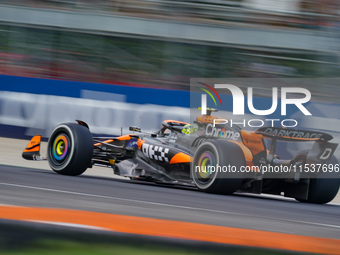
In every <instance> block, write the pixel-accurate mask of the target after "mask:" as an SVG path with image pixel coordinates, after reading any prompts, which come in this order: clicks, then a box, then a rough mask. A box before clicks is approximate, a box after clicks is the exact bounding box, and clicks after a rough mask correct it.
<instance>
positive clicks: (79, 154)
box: [47, 123, 93, 176]
mask: <svg viewBox="0 0 340 255" xmlns="http://www.w3.org/2000/svg"><path fill="white" fill-rule="evenodd" d="M92 155H93V139H92V134H91V132H90V131H89V130H88V129H87V128H86V127H84V126H82V125H79V124H75V123H65V124H61V125H59V126H58V127H56V128H55V129H54V130H53V132H52V134H51V136H50V138H49V140H48V144H47V158H48V163H49V165H50V167H51V168H52V170H53V171H55V172H57V173H58V174H63V175H72V176H76V175H80V174H82V173H83V172H85V170H86V169H87V168H88V167H90V166H91V160H92Z"/></svg>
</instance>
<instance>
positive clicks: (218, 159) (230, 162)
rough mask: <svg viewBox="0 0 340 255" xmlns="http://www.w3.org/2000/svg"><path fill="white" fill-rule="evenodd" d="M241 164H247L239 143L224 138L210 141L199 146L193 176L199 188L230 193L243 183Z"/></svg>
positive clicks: (216, 192) (192, 168)
mask: <svg viewBox="0 0 340 255" xmlns="http://www.w3.org/2000/svg"><path fill="white" fill-rule="evenodd" d="M241 166H245V158H244V154H243V151H242V150H241V148H240V147H239V146H238V145H236V144H234V143H231V142H227V141H223V140H215V141H209V142H205V143H202V144H201V145H200V146H199V147H198V148H197V150H196V152H195V155H194V159H193V162H192V164H191V177H192V179H193V181H194V183H195V185H196V187H197V188H198V189H199V190H202V191H205V192H208V193H215V194H225V195H229V194H233V193H234V192H235V191H236V190H237V189H239V188H240V186H241V184H242V181H243V178H242V177H243V174H241V173H240V172H239V170H240V169H241ZM234 171H235V172H234Z"/></svg>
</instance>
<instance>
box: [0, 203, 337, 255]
mask: <svg viewBox="0 0 340 255" xmlns="http://www.w3.org/2000/svg"><path fill="white" fill-rule="evenodd" d="M0 217H1V218H4V219H11V220H25V221H45V222H51V223H57V224H79V225H87V226H92V227H99V228H105V229H108V230H111V231H117V232H123V233H131V234H140V235H149V236H160V237H168V238H178V239H188V240H197V241H207V242H215V243H224V244H233V245H245V246H253V247H264V248H274V249H284V250H293V251H301V252H313V253H322V254H340V251H339V249H338V248H339V246H340V240H336V239H331V238H320V237H309V236H299V235H293V234H283V233H275V232H268V231H259V230H247V229H239V228H232V227H220V226H213V225H206V224H198V223H188V222H180V221H171V220H161V219H152V218H144V217H135V216H124V215H117V214H106V213H98V212H87V211H77V210H66V209H49V208H34V207H31V208H30V207H26V208H22V207H19V208H18V207H12V206H0Z"/></svg>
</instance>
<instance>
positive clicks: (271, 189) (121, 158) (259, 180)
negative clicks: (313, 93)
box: [22, 111, 340, 204]
mask: <svg viewBox="0 0 340 255" xmlns="http://www.w3.org/2000/svg"><path fill="white" fill-rule="evenodd" d="M217 119H219V120H221V118H218V117H215V116H211V111H209V112H208V114H207V115H201V116H198V117H197V119H196V121H194V123H193V124H188V123H185V122H181V121H175V120H165V121H163V122H162V125H161V128H160V129H159V130H158V131H157V132H154V133H142V132H141V130H140V128H138V127H130V128H129V130H130V131H131V134H128V135H122V136H117V137H110V138H108V137H93V135H92V133H91V132H90V129H89V126H88V125H87V124H86V123H85V122H83V121H80V120H77V123H64V124H60V125H58V126H57V127H56V128H55V129H54V130H53V132H52V134H51V135H50V137H49V140H48V144H47V155H46V156H45V157H43V156H40V142H41V136H34V137H33V138H32V140H31V141H30V143H29V144H28V146H27V147H26V148H25V150H24V152H23V154H22V156H23V158H25V159H27V160H48V162H49V165H50V167H51V168H52V170H54V171H55V172H56V173H59V174H63V175H72V176H76V175H80V174H82V173H83V172H84V171H85V170H86V169H87V168H91V167H92V166H93V165H98V166H104V167H112V168H113V172H114V174H116V175H120V176H125V177H130V178H131V179H134V180H141V181H151V182H156V183H166V184H176V185H189V186H194V187H197V189H198V190H201V191H205V192H209V193H216V194H233V193H234V192H248V193H257V194H260V193H268V194H275V195H284V196H286V197H293V198H295V199H296V200H298V201H300V202H308V203H319V204H323V203H328V202H330V201H331V200H332V199H333V198H334V197H335V196H336V194H337V192H338V190H339V184H340V181H339V178H338V175H337V174H336V175H334V173H335V172H337V173H338V172H339V169H338V168H339V166H338V164H334V163H332V164H333V165H332V167H333V166H334V169H333V168H332V171H328V170H329V169H328V168H327V166H331V165H330V164H331V163H330V162H331V161H330V160H331V158H334V156H333V153H334V151H335V149H336V148H337V145H338V144H336V143H331V142H330V140H331V139H332V136H331V135H329V134H326V133H323V132H315V131H307V130H294V129H285V128H275V127H270V128H263V127H262V128H259V129H257V130H255V131H245V130H242V129H241V128H239V127H237V126H230V125H229V124H228V123H227V122H226V121H225V122H223V121H222V122H218V121H216V120H217ZM277 141H286V142H310V143H311V144H312V145H311V146H310V148H309V149H307V150H303V151H300V152H297V153H295V156H294V157H293V158H291V159H280V158H279V156H278V155H277V154H276V147H277V144H278V143H277ZM311 166H314V168H313V169H312V167H311ZM316 166H317V167H318V168H319V169H318V171H316V170H315V167H316ZM336 166H337V169H336V168H335V167H336ZM264 167H266V171H264V170H263V168H264ZM268 169H270V170H273V169H274V170H275V169H276V170H275V171H268ZM280 169H281V170H280ZM330 172H333V175H334V176H333V175H332V176H330Z"/></svg>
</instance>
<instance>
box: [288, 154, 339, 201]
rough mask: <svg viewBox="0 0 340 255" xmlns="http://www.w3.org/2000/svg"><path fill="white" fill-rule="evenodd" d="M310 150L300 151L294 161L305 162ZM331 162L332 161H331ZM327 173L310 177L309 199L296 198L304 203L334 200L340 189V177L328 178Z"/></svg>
mask: <svg viewBox="0 0 340 255" xmlns="http://www.w3.org/2000/svg"><path fill="white" fill-rule="evenodd" d="M308 152H309V150H304V151H301V152H299V153H298V154H297V155H296V156H295V157H294V159H293V162H295V163H300V164H305V163H306V162H307V154H308ZM330 163H331V162H330ZM326 174H327V173H320V174H318V175H317V176H315V178H310V179H309V188H308V195H307V199H296V200H297V201H299V202H303V203H312V204H326V203H328V202H330V201H332V200H333V199H334V198H335V197H336V195H337V193H338V190H339V186H340V179H339V178H327V177H328V176H326Z"/></svg>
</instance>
